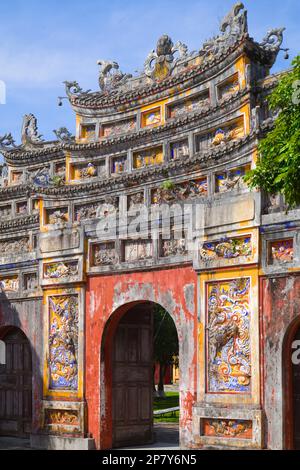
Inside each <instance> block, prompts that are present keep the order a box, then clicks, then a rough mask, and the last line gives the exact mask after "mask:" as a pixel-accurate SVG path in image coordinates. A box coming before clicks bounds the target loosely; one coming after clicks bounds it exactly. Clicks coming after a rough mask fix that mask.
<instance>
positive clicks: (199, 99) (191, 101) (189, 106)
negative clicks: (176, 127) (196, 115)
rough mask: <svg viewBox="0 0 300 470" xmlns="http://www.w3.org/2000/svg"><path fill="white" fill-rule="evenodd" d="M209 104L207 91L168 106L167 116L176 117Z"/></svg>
mask: <svg viewBox="0 0 300 470" xmlns="http://www.w3.org/2000/svg"><path fill="white" fill-rule="evenodd" d="M208 106H209V93H208V91H207V92H205V93H201V94H200V95H197V96H194V97H191V98H188V99H186V100H184V101H182V102H180V103H177V104H174V105H171V106H169V118H171V119H172V118H176V117H179V116H182V115H184V114H187V113H191V112H193V111H200V110H201V109H204V108H207V107H208Z"/></svg>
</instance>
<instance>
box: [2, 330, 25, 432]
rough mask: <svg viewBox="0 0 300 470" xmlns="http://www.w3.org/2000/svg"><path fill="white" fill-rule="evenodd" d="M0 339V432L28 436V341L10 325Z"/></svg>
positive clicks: (19, 331)
mask: <svg viewBox="0 0 300 470" xmlns="http://www.w3.org/2000/svg"><path fill="white" fill-rule="evenodd" d="M1 333H2V334H1ZM0 339H1V341H2V343H1V364H0V435H2V436H15V437H28V436H29V434H30V432H31V420H32V361H31V348H30V344H29V341H28V339H27V338H26V336H25V335H24V333H23V332H22V331H21V330H19V329H18V328H13V327H12V328H6V329H5V330H3V331H2V332H1V331H0Z"/></svg>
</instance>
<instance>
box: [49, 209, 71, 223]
mask: <svg viewBox="0 0 300 470" xmlns="http://www.w3.org/2000/svg"><path fill="white" fill-rule="evenodd" d="M68 220H69V213H68V208H67V207H55V208H51V209H46V210H45V223H46V224H50V225H54V224H65V223H66V222H68Z"/></svg>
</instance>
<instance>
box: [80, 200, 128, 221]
mask: <svg viewBox="0 0 300 470" xmlns="http://www.w3.org/2000/svg"><path fill="white" fill-rule="evenodd" d="M118 207H119V198H118V197H117V196H110V197H107V198H106V199H105V201H104V200H102V201H96V202H91V203H88V204H80V205H76V206H75V211H74V220H75V221H76V222H80V221H83V220H89V219H95V218H98V217H102V216H104V215H108V214H112V213H114V212H115V211H117V210H118Z"/></svg>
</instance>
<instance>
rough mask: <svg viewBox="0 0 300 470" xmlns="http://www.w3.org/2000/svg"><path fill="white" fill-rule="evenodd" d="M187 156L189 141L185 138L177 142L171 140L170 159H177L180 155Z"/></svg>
mask: <svg viewBox="0 0 300 470" xmlns="http://www.w3.org/2000/svg"><path fill="white" fill-rule="evenodd" d="M188 156H189V142H188V140H187V139H184V140H181V141H179V142H173V143H171V145H170V158H171V160H177V159H179V158H182V157H188Z"/></svg>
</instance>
